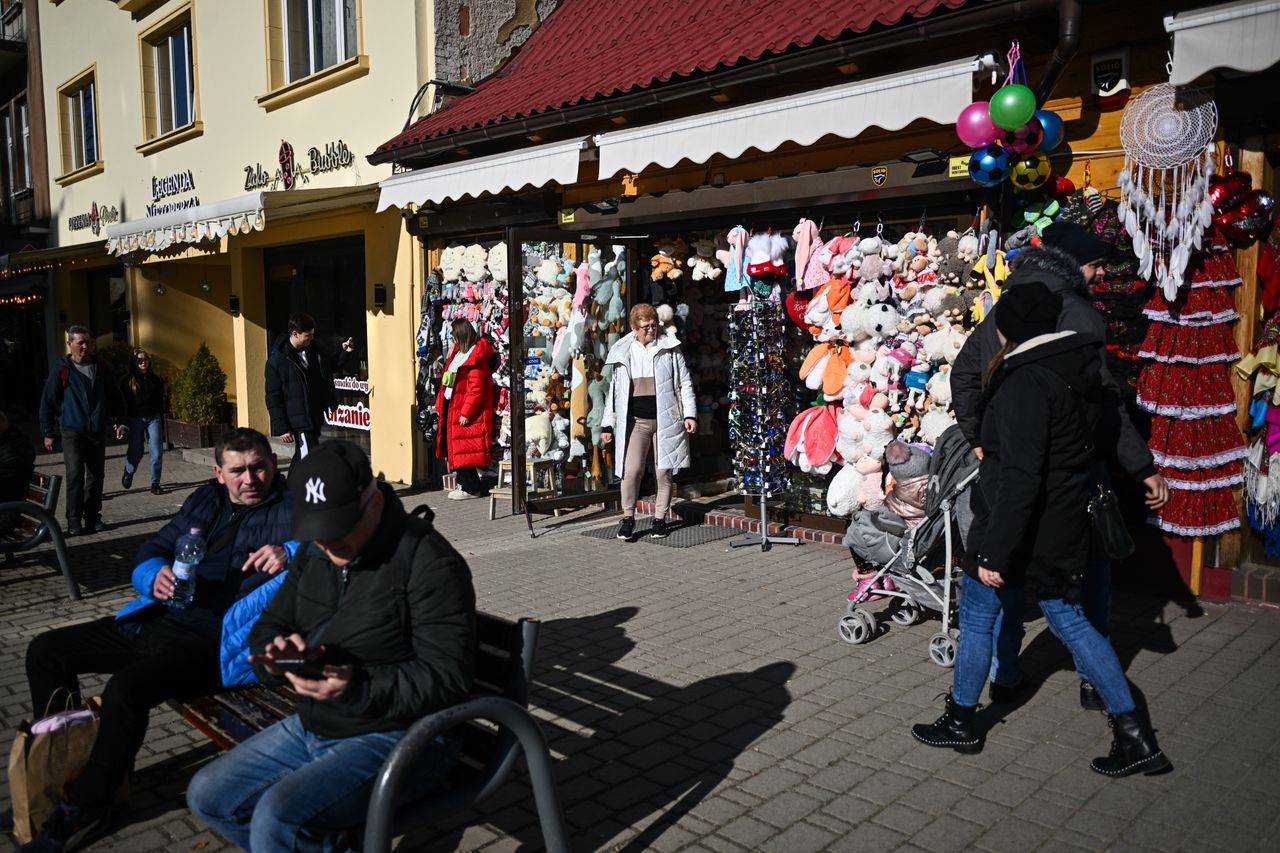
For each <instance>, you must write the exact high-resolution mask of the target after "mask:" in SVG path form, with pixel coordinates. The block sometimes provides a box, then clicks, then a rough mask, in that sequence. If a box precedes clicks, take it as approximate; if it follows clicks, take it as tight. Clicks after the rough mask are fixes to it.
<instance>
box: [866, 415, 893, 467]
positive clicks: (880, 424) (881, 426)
mask: <svg viewBox="0 0 1280 853" xmlns="http://www.w3.org/2000/svg"><path fill="white" fill-rule="evenodd" d="M873 405H877V406H878V405H880V404H879V401H875V403H874V404H873ZM862 428H863V429H864V430H866V433H867V444H868V445H869V449H868V451H867V455H869V456H871V457H872V458H874V459H876V460H877V461H879V460H880V459H882V458H883V457H884V449H885V447H886V446H887V445H888V444H889V442H891V441H893V420H892V419H891V418H890V417H889V415H888V414H887V413H885V412H884V411H883V408H876V409H873V410H871V411H869V412H867V416H866V417H865V418H863V420H862Z"/></svg>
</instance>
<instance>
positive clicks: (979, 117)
mask: <svg viewBox="0 0 1280 853" xmlns="http://www.w3.org/2000/svg"><path fill="white" fill-rule="evenodd" d="M999 133H1000V129H999V128H998V127H996V126H995V125H994V124H992V123H991V110H990V107H989V106H988V104H987V102H986V101H975V102H973V103H972V104H970V105H969V106H967V107H965V108H964V109H963V110H961V111H960V116H959V117H958V118H957V119H956V135H957V136H959V137H960V141H961V142H963V143H964V144H965V145H968V146H969V147H970V148H981V147H982V146H984V145H989V144H990V143H992V142H994V141H995V140H996V137H997V136H998V135H999Z"/></svg>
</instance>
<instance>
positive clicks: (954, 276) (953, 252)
mask: <svg viewBox="0 0 1280 853" xmlns="http://www.w3.org/2000/svg"><path fill="white" fill-rule="evenodd" d="M938 252H939V253H940V254H941V255H942V260H941V261H940V262H939V263H938V284H941V285H943V286H946V287H962V286H963V285H964V282H965V278H966V277H967V276H968V274H969V269H970V267H972V266H973V261H966V260H965V259H964V258H962V257H960V237H959V235H957V234H956V232H954V231H949V232H947V236H946V237H945V238H943V239H942V240H940V241H939V242H938Z"/></svg>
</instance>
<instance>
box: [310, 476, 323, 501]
mask: <svg viewBox="0 0 1280 853" xmlns="http://www.w3.org/2000/svg"><path fill="white" fill-rule="evenodd" d="M306 502H307V503H309V504H322V503H324V480H321V479H320V478H319V477H312V478H311V479H310V480H307V497H306Z"/></svg>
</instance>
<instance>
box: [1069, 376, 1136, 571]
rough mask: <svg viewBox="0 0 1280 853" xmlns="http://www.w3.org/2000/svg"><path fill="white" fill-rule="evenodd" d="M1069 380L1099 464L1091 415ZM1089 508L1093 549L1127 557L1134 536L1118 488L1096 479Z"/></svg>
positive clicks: (1087, 445) (1091, 451) (1087, 446)
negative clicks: (1123, 513)
mask: <svg viewBox="0 0 1280 853" xmlns="http://www.w3.org/2000/svg"><path fill="white" fill-rule="evenodd" d="M1065 384H1066V385H1067V391H1068V392H1070V394H1071V399H1072V401H1073V402H1074V403H1075V408H1076V414H1077V416H1078V418H1079V421H1080V428H1081V429H1082V430H1083V431H1084V448H1085V453H1087V454H1088V456H1089V461H1090V462H1091V463H1092V465H1091V467H1096V466H1097V465H1098V464H1099V463H1098V457H1097V448H1096V447H1095V446H1094V444H1093V430H1092V429H1090V428H1089V418H1088V417H1086V415H1085V411H1084V403H1083V401H1082V400H1081V399H1080V394H1079V393H1077V392H1076V389H1075V388H1073V387H1071V385H1070V383H1065ZM1088 510H1089V520H1090V522H1091V523H1092V526H1093V541H1092V543H1090V544H1091V547H1090V551H1091V552H1093V553H1099V552H1101V553H1102V554H1105V555H1106V556H1108V557H1110V558H1111V559H1113V560H1123V559H1124V558H1125V557H1128V556H1129V555H1130V554H1132V553H1133V551H1134V545H1133V537H1132V536H1130V535H1129V528H1128V526H1127V525H1126V524H1125V523H1124V516H1123V515H1121V514H1120V501H1119V500H1118V499H1117V498H1116V494H1115V492H1113V491H1111V490H1110V489H1108V488H1107V487H1106V486H1104V485H1102V484H1101V483H1095V484H1094V486H1093V493H1092V494H1091V495H1090V497H1089V505H1088Z"/></svg>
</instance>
